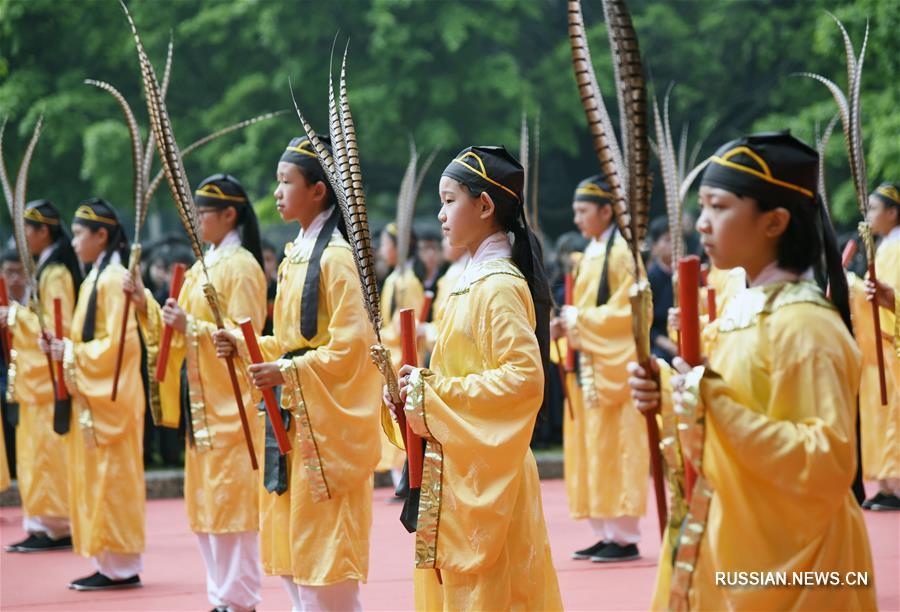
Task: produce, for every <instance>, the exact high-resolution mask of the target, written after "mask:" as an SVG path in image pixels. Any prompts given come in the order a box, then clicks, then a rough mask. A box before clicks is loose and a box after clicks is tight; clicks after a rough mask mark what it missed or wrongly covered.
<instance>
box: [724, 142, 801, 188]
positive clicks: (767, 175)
mask: <svg viewBox="0 0 900 612" xmlns="http://www.w3.org/2000/svg"><path fill="white" fill-rule="evenodd" d="M738 153H744V154H745V155H747V156H748V157H750V158H751V159H752V160H753V161H755V162H756V163H757V164H759V167H760V168H762V172H760V171H759V170H754V169H753V168H750V167H748V166H742V165H741V164H738V163H735V162H733V161H730V159H731V158H732V157H734V156H735V155H737V154H738ZM710 161H713V162H715V163H717V164H719V165H720V166H725V167H726V168H731V169H732V170H738V171H739V172H746V173H747V174H752V175H753V176H755V177H757V178H761V179H762V180H764V181H766V182H767V183H772V184H773V185H778V186H779V187H786V188H787V189H793V190H794V191H799V192H800V193H802V194H803V195H805V196H807V197H810V198H812V197H814V195H815V194H813V192H812V191H810V190H809V189H806V188H804V187H801V186H800V185H794V184H793V183H787V182H785V181H780V180H778V179H777V178H775V177H774V176H772V171H771V170H769V165H768V164H767V163H766V162H765V160H764V159H763V158H762V157H760V156H759V155H758V154H757V153H756V152H755V151H753V150H752V149H750V148H749V147H743V146H741V147H735V148H733V149H731V150H730V151H728V152H726V153H725V154H724V155H723V156H722V157H719V156H718V155H713V156H712V157H711V158H710Z"/></svg>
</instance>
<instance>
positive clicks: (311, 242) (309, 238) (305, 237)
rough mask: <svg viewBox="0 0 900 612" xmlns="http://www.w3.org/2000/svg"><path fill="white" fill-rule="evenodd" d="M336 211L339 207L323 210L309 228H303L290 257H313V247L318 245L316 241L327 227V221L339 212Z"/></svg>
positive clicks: (292, 247) (289, 254)
mask: <svg viewBox="0 0 900 612" xmlns="http://www.w3.org/2000/svg"><path fill="white" fill-rule="evenodd" d="M336 209H337V206H331V207H330V208H327V209H325V210H323V211H322V212H320V213H319V214H318V215H316V218H315V219H313V222H312V223H310V224H309V227H301V228H300V232H299V233H298V234H297V239H296V240H294V244H293V245H292V246H291V249H290V252H289V253H288V256H290V257H293V256H294V255H303V256H309V255H311V254H312V250H313V247H315V245H316V239H318V237H319V234H320V233H321V232H322V228H323V227H324V226H325V223H326V221H328V220H329V219H330V218H331V215H333V214H335V213H336V212H337V211H336ZM334 231H335V232H337V231H338V229H337V227H335V228H334ZM332 235H333V232H332Z"/></svg>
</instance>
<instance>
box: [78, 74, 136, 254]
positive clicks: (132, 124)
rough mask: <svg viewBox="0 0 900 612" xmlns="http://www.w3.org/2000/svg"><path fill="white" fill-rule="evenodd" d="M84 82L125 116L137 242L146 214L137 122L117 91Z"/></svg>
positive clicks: (125, 101) (100, 84)
mask: <svg viewBox="0 0 900 612" xmlns="http://www.w3.org/2000/svg"><path fill="white" fill-rule="evenodd" d="M84 82H85V83H87V84H88V85H93V86H94V87H99V88H100V89H102V90H104V91H106V92H108V93H109V94H110V95H112V97H113V98H115V100H116V102H117V103H118V104H119V108H120V109H121V110H122V114H123V115H124V116H125V125H126V126H127V127H128V133H129V135H130V136H131V163H132V167H133V168H134V178H133V182H134V219H135V222H134V225H135V228H134V239H135V241H137V239H138V235H139V233H140V229H141V221H142V220H143V218H144V215H145V214H146V212H145V210H144V209H145V207H146V203H147V201H146V200H145V199H144V188H145V183H146V178H145V177H144V174H143V169H144V159H143V152H142V147H141V130H140V128H139V127H138V123H137V120H136V119H135V118H134V113H133V112H132V111H131V106H129V104H128V101H127V100H125V96H123V95H122V94H121V93H120V92H119V90H118V89H116V88H115V87H113V86H112V85H110V84H109V83H106V82H104V81H95V80H93V79H85V81H84Z"/></svg>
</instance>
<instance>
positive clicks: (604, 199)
mask: <svg viewBox="0 0 900 612" xmlns="http://www.w3.org/2000/svg"><path fill="white" fill-rule="evenodd" d="M612 199H613V195H612V190H611V189H610V187H609V183H607V182H606V180H605V179H604V177H603V175H602V174H595V175H594V176H589V177H587V178H586V179H584V180H583V181H581V182H580V183H578V187H576V188H575V201H576V202H593V203H594V204H611V203H612Z"/></svg>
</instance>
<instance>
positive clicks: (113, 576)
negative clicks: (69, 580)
mask: <svg viewBox="0 0 900 612" xmlns="http://www.w3.org/2000/svg"><path fill="white" fill-rule="evenodd" d="M91 562H92V563H93V564H94V568H95V569H96V570H97V571H98V572H100V573H101V574H103V575H104V576H106V577H107V578H109V579H110V580H125V579H126V578H131V577H132V576H137V575H138V574H140V573H141V572H142V571H143V569H144V561H143V559H142V558H141V556H140V555H131V554H122V553H114V552H107V551H104V552H102V553H100V554H99V555H97V556H96V557H91Z"/></svg>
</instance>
